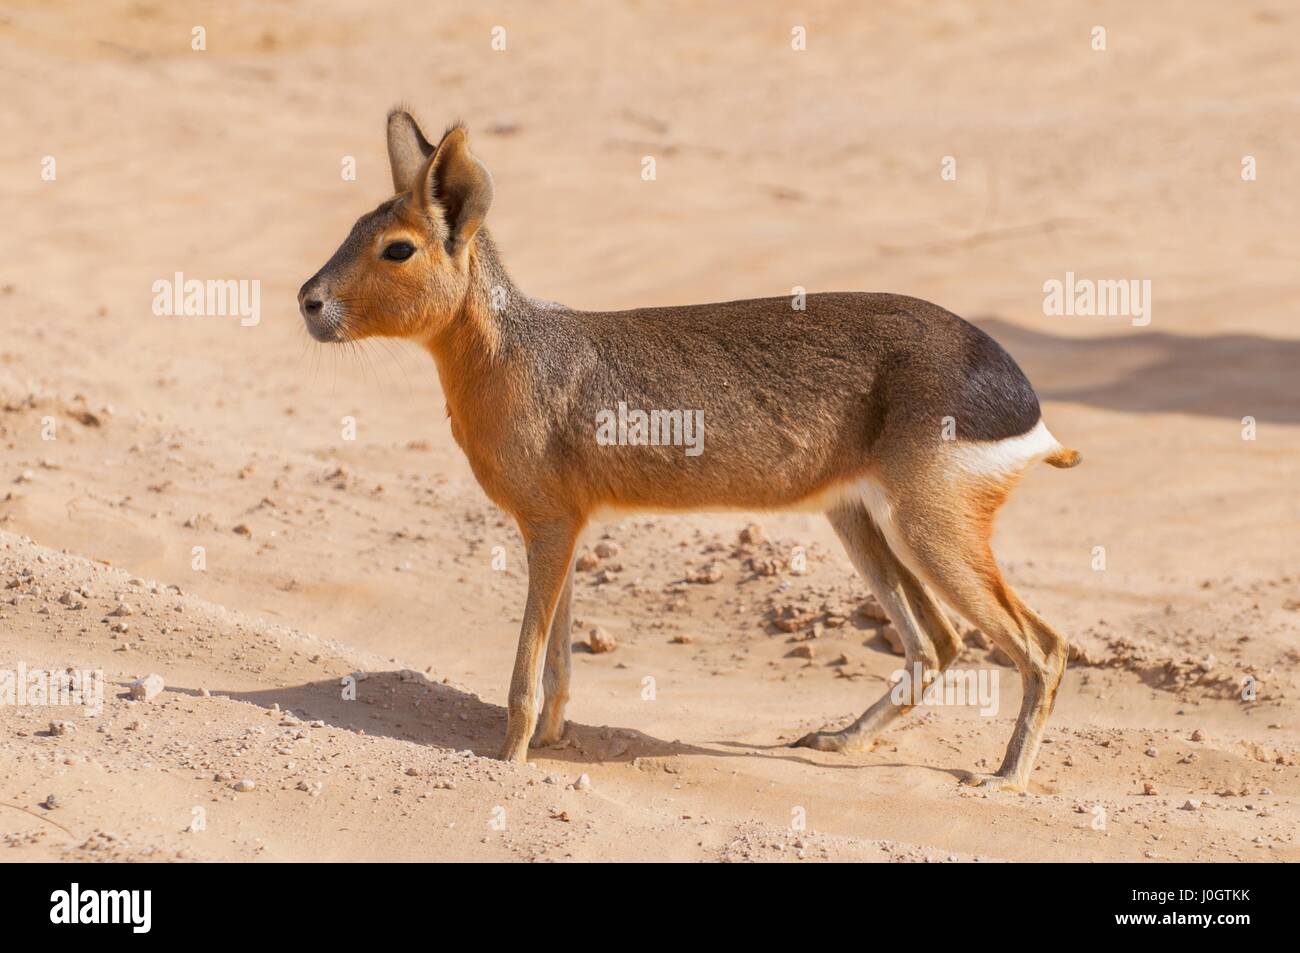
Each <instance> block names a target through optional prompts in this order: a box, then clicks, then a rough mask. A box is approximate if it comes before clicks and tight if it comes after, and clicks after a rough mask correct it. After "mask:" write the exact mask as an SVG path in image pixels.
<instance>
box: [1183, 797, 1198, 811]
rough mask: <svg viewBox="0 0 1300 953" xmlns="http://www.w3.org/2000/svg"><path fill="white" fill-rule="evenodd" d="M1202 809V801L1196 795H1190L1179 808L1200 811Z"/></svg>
mask: <svg viewBox="0 0 1300 953" xmlns="http://www.w3.org/2000/svg"><path fill="white" fill-rule="evenodd" d="M1200 809H1201V802H1200V801H1199V800H1198V799H1196V798H1194V797H1189V798H1188V799H1187V800H1186V801H1184V802H1183V806H1182V807H1180V808H1179V810H1180V811H1199V810H1200Z"/></svg>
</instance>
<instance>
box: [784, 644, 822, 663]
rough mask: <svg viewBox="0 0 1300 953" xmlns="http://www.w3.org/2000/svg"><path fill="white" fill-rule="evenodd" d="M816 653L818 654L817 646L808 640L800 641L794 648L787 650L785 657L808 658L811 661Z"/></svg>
mask: <svg viewBox="0 0 1300 953" xmlns="http://www.w3.org/2000/svg"><path fill="white" fill-rule="evenodd" d="M816 654H817V650H816V648H815V647H814V646H813V645H811V644H810V643H808V642H800V643H799V644H798V645H796V646H795V647H794V648H792V649H791V650H790V651H789V652H787V653H786V656H785V657H786V658H805V659H808V660H809V661H811V660H812V657H813V656H814V655H816Z"/></svg>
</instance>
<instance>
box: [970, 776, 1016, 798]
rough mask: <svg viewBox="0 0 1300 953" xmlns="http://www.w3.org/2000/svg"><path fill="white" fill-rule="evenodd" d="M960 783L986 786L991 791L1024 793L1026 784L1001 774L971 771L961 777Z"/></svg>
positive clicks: (979, 786) (976, 786) (978, 786)
mask: <svg viewBox="0 0 1300 953" xmlns="http://www.w3.org/2000/svg"><path fill="white" fill-rule="evenodd" d="M961 783H962V784H966V785H970V786H971V787H975V788H988V789H989V790H992V791H1011V792H1013V793H1015V794H1024V793H1025V787H1026V785H1025V784H1023V783H1022V782H1020V781H1019V780H1017V779H1016V778H1014V777H1010V776H1007V775H1003V774H979V773H976V772H971V773H970V774H968V775H967V776H966V777H965V778H963V779H962V782H961Z"/></svg>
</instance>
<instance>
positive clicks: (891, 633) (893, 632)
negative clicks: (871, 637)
mask: <svg viewBox="0 0 1300 953" xmlns="http://www.w3.org/2000/svg"><path fill="white" fill-rule="evenodd" d="M880 634H881V636H883V637H884V640H885V641H886V642H888V643H889V651H891V652H893V653H894V654H895V655H906V654H907V653H906V651H904V649H903V637H902V636H901V635H899V634H898V629H897V628H895V627H894V624H893V623H892V622H891V623H890V624H889V625H887V626H885V627H884V628H882V629H881V630H880Z"/></svg>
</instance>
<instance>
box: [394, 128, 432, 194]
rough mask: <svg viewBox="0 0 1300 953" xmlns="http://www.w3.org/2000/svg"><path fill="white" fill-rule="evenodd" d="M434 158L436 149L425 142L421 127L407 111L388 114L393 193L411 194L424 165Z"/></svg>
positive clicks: (427, 141)
mask: <svg viewBox="0 0 1300 953" xmlns="http://www.w3.org/2000/svg"><path fill="white" fill-rule="evenodd" d="M431 155H433V145H432V144H431V143H430V142H429V140H428V139H426V138H424V133H423V132H421V131H420V124H419V123H417V122H416V121H415V118H414V117H413V116H412V115H411V114H410V113H409V112H407V111H406V110H405V109H394V110H393V111H392V112H390V113H389V114H388V164H389V166H391V167H392V170H393V191H394V192H395V193H396V194H398V195H401V194H402V193H403V192H409V191H411V188H412V186H414V185H415V181H416V178H417V177H418V176H419V174H420V171H421V170H422V169H423V168H424V163H425V162H427V161H428V159H429V156H431Z"/></svg>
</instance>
